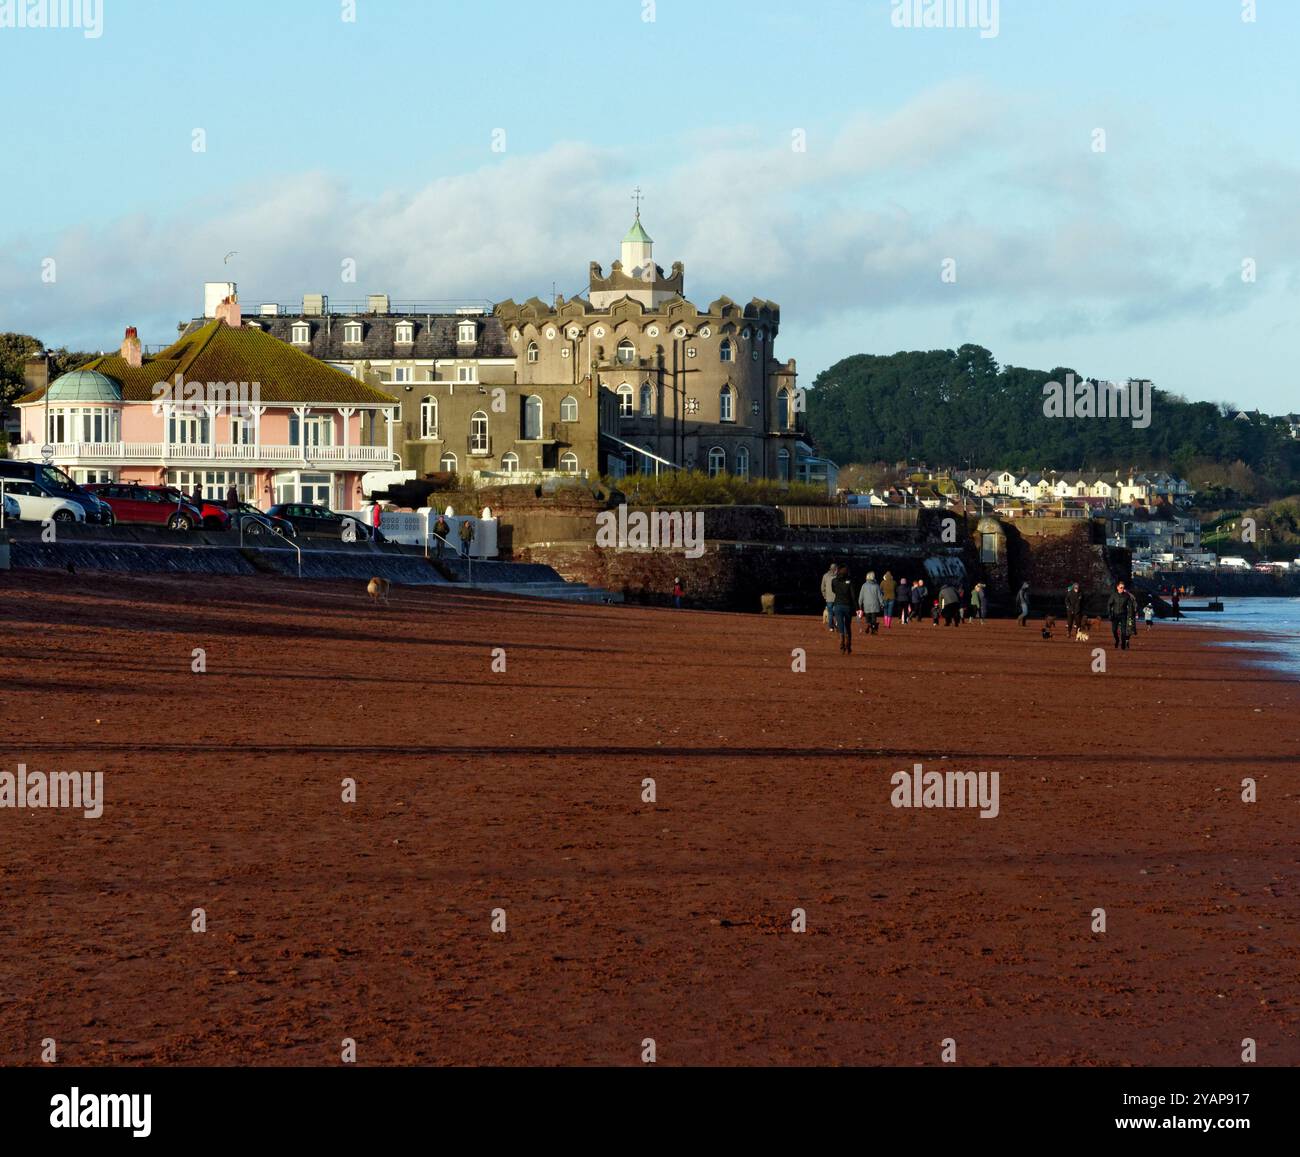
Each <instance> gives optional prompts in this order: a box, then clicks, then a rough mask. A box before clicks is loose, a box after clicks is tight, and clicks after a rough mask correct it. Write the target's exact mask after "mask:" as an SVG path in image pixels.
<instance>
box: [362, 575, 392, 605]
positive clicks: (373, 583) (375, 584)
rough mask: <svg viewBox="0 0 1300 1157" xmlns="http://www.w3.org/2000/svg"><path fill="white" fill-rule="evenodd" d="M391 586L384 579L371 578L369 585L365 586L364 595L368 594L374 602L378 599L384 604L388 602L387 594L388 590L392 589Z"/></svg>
mask: <svg viewBox="0 0 1300 1157" xmlns="http://www.w3.org/2000/svg"><path fill="white" fill-rule="evenodd" d="M392 585H393V584H392V583H390V582H389V581H388V580H387V579H386V578H379V577H378V576H376V577H375V578H372V579H371V580H370V582H369V583H367V584H366V594H368V595H369V596H370V597H371V599H373V600H375V601H376V602H377V601H378V600H379V599H383V600H384V602H388V592H389V589H390V588H391V587H392Z"/></svg>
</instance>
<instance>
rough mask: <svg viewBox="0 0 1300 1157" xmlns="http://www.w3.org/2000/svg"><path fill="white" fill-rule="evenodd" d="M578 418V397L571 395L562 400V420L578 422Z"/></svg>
mask: <svg viewBox="0 0 1300 1157" xmlns="http://www.w3.org/2000/svg"><path fill="white" fill-rule="evenodd" d="M577 420H578V399H577V398H575V397H573V396H572V395H569V397H567V398H564V399H563V400H562V401H561V402H560V421H561V422H576V421H577Z"/></svg>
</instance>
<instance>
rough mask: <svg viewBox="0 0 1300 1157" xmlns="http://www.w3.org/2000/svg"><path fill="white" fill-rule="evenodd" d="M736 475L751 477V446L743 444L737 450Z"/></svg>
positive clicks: (738, 476)
mask: <svg viewBox="0 0 1300 1157" xmlns="http://www.w3.org/2000/svg"><path fill="white" fill-rule="evenodd" d="M736 477H737V478H748V477H749V447H748V446H741V447H739V448H738V449H737V450H736Z"/></svg>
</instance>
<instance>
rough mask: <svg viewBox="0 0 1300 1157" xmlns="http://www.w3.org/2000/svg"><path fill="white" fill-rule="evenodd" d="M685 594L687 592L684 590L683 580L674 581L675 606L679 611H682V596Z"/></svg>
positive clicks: (676, 579)
mask: <svg viewBox="0 0 1300 1157" xmlns="http://www.w3.org/2000/svg"><path fill="white" fill-rule="evenodd" d="M685 593H686V592H685V591H684V590H683V589H682V580H681V579H680V578H675V579H673V606H674V607H676V608H677V609H678V610H681V607H682V595H684V594H685Z"/></svg>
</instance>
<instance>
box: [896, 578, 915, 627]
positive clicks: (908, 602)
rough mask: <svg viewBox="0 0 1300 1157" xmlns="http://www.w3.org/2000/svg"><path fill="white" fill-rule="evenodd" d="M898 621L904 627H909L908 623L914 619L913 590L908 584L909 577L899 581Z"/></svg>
mask: <svg viewBox="0 0 1300 1157" xmlns="http://www.w3.org/2000/svg"><path fill="white" fill-rule="evenodd" d="M897 601H898V621H899V623H900V624H901V625H902V626H904V627H905V626H907V621H908V620H909V619H910V618H911V617H912V588H911V586H910V585H909V584H908V581H907V576H906V575H905V576H904V577H903V578H901V579H899V580H898V600H897Z"/></svg>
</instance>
